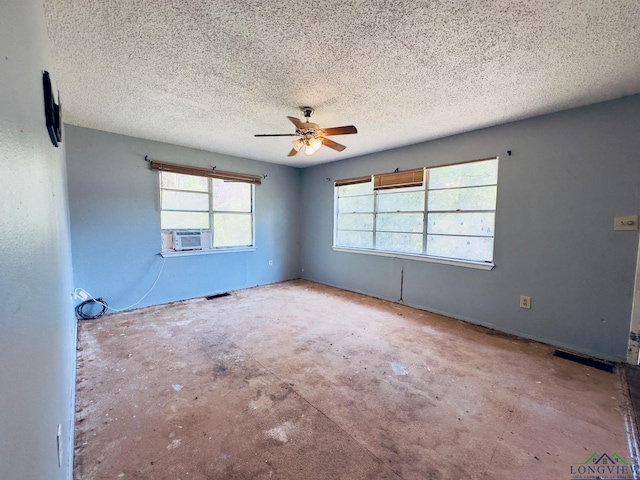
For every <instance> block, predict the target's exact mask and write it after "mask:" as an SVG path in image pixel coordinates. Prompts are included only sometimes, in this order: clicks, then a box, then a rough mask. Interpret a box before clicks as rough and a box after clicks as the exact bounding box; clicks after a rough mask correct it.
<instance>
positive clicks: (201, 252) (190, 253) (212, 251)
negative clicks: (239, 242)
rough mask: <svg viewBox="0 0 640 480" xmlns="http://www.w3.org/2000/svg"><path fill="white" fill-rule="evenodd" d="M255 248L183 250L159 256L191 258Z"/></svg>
mask: <svg viewBox="0 0 640 480" xmlns="http://www.w3.org/2000/svg"><path fill="white" fill-rule="evenodd" d="M255 251H256V247H245V248H216V249H207V250H185V251H182V252H174V251H170V252H160V255H162V256H163V257H165V258H167V257H169V258H170V257H191V256H194V255H215V254H218V253H237V252H255Z"/></svg>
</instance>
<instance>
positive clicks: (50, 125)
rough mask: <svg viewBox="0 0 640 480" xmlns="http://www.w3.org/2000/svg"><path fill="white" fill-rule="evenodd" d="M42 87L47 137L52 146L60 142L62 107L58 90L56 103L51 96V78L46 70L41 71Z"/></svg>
mask: <svg viewBox="0 0 640 480" xmlns="http://www.w3.org/2000/svg"><path fill="white" fill-rule="evenodd" d="M42 87H43V90H44V92H43V93H44V117H45V123H46V125H47V131H48V132H49V138H51V143H53V146H54V147H57V146H58V144H59V143H61V142H62V119H61V112H62V107H61V104H60V92H58V103H56V101H55V98H54V97H53V90H52V89H51V78H50V77H49V72H47V71H46V70H45V71H43V72H42Z"/></svg>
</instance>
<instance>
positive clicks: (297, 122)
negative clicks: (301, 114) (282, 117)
mask: <svg viewBox="0 0 640 480" xmlns="http://www.w3.org/2000/svg"><path fill="white" fill-rule="evenodd" d="M287 118H288V119H289V120H291V123H293V124H294V125H295V126H296V128H297V129H302V128H304V122H303V121H301V120H298V119H297V118H296V117H287Z"/></svg>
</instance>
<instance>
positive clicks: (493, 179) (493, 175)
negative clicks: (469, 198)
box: [429, 159, 498, 189]
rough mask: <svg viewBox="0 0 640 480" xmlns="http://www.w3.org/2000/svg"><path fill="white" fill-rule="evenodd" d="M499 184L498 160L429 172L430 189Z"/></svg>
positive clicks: (453, 166) (436, 169)
mask: <svg viewBox="0 0 640 480" xmlns="http://www.w3.org/2000/svg"><path fill="white" fill-rule="evenodd" d="M497 183H498V160H497V159H494V160H484V161H482V162H471V163H463V164H462V165H449V166H446V167H436V168H432V169H430V170H429V189H434V188H455V187H474V186H479V185H495V184H497Z"/></svg>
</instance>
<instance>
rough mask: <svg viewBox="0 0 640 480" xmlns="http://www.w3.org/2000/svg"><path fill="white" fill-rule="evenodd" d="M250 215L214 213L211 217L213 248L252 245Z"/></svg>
mask: <svg viewBox="0 0 640 480" xmlns="http://www.w3.org/2000/svg"><path fill="white" fill-rule="evenodd" d="M251 218H252V215H251V214H243V213H216V214H214V215H213V246H214V247H238V246H249V245H252V244H253V230H252V221H251Z"/></svg>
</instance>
